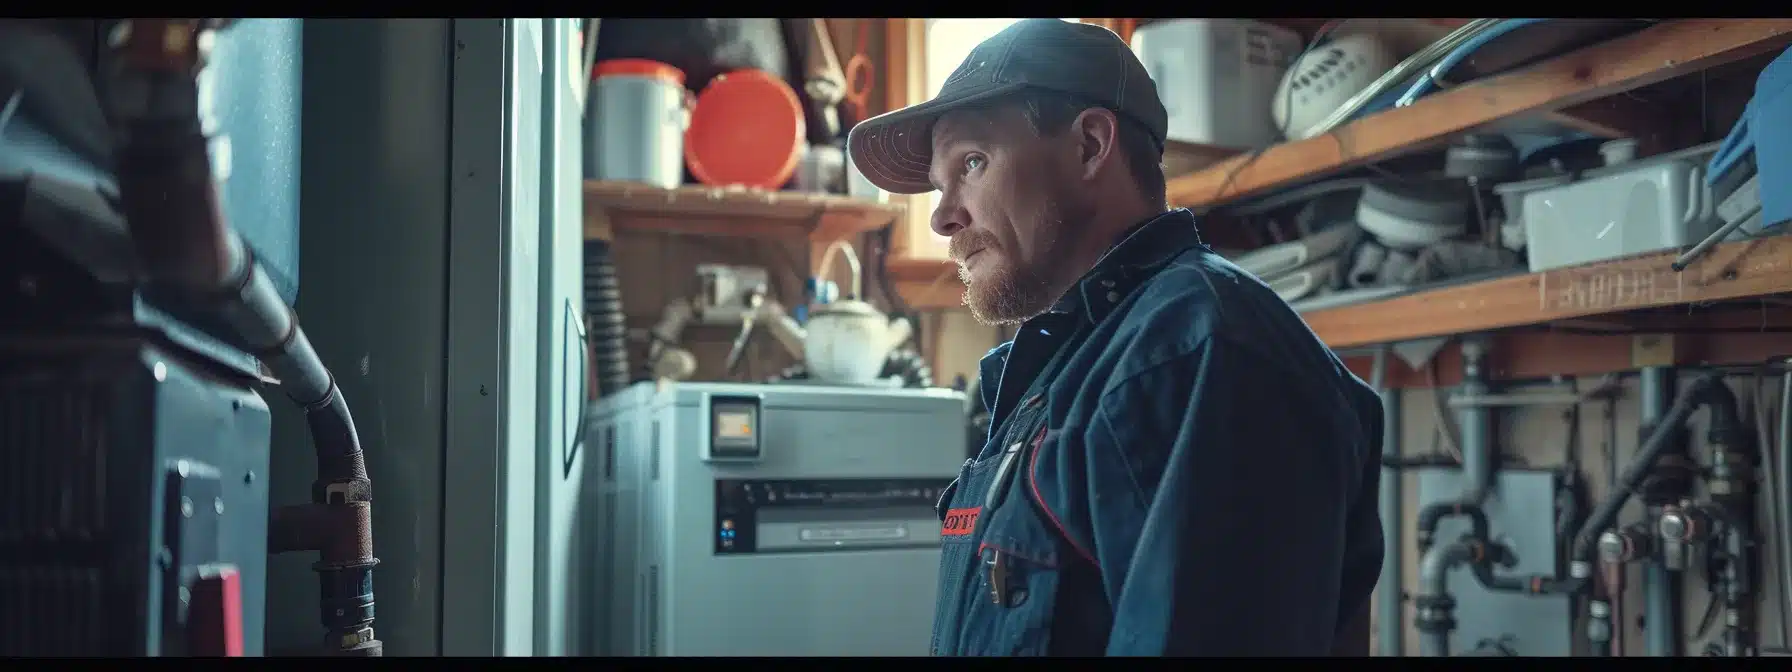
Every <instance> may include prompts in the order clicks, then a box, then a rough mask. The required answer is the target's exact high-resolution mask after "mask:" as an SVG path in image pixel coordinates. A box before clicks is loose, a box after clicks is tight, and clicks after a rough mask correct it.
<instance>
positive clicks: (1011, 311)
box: [950, 203, 1071, 325]
mask: <svg viewBox="0 0 1792 672" xmlns="http://www.w3.org/2000/svg"><path fill="white" fill-rule="evenodd" d="M1062 212H1063V210H1061V209H1060V208H1058V207H1057V204H1056V203H1047V204H1044V207H1042V208H1041V209H1040V214H1039V216H1038V219H1036V220H1035V221H1037V222H1038V223H1039V226H1038V227H1037V228H1036V229H1034V231H1035V233H1034V235H1035V237H1036V239H1035V243H1036V249H1038V250H1039V251H1040V252H1041V254H1040V255H1039V258H1038V259H1036V260H1034V262H1033V263H1028V262H1026V261H1024V260H1022V259H1021V258H1020V257H1019V255H1018V254H1016V252H1017V251H1016V250H1005V249H1002V248H1000V247H996V245H995V243H996V240H995V237H994V236H992V235H990V234H989V233H987V232H983V231H976V230H972V229H967V230H965V231H964V232H962V233H960V234H959V235H958V236H954V237H953V239H952V244H951V247H950V249H951V250H952V256H953V257H954V258H959V259H962V258H963V256H964V255H963V254H962V252H963V251H964V250H977V249H987V250H989V251H991V252H995V253H997V254H1000V256H999V257H998V258H996V259H991V260H987V261H984V262H983V263H984V265H985V266H987V268H985V269H984V270H983V271H982V272H981V273H980V275H981V276H982V277H981V278H973V277H972V274H971V271H970V269H968V268H966V267H965V266H964V264H962V263H960V264H959V266H958V279H959V280H962V281H963V282H964V287H965V289H964V305H965V307H966V308H969V309H970V311H971V317H972V318H974V319H976V320H977V321H978V322H981V323H983V324H987V325H996V324H1016V323H1019V322H1022V321H1025V320H1027V319H1028V318H1031V317H1034V316H1036V315H1039V314H1040V313H1044V312H1045V311H1046V310H1047V309H1049V308H1051V306H1052V303H1053V302H1055V301H1057V299H1058V292H1055V291H1053V285H1054V284H1055V283H1053V282H1052V278H1053V273H1052V269H1054V268H1056V269H1058V270H1059V271H1064V270H1068V269H1067V268H1065V262H1066V261H1067V260H1068V259H1067V257H1068V256H1069V254H1068V253H1069V252H1070V251H1071V246H1070V245H1067V244H1065V243H1067V242H1069V241H1068V240H1067V238H1066V236H1064V235H1063V234H1064V226H1065V224H1064V217H1063V216H1062Z"/></svg>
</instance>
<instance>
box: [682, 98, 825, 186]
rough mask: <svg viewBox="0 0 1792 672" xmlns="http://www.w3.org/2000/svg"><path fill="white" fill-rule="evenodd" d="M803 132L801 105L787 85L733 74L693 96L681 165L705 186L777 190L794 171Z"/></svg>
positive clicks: (799, 152) (788, 179)
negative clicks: (694, 97)
mask: <svg viewBox="0 0 1792 672" xmlns="http://www.w3.org/2000/svg"><path fill="white" fill-rule="evenodd" d="M804 130H805V129H804V126H803V106H802V103H801V102H799V101H798V100H797V97H796V92H795V91H792V90H791V89H790V85H788V84H785V83H784V81H783V80H782V79H779V78H778V77H777V76H776V75H773V74H771V73H769V72H765V71H764V70H736V71H734V72H730V73H727V74H724V75H721V76H719V77H716V78H715V80H714V81H711V82H710V83H709V85H708V86H705V87H703V92H702V93H699V94H697V109H696V110H694V111H693V112H692V113H691V126H690V128H688V129H686V130H685V132H684V161H685V165H687V166H689V167H690V169H691V175H693V176H695V177H696V178H697V181H699V182H702V183H704V184H707V185H710V186H716V187H722V186H730V185H737V184H738V185H742V186H747V187H758V188H760V189H777V188H779V187H782V186H784V183H785V182H789V181H790V176H791V174H792V173H795V172H796V164H797V161H798V159H800V158H802V150H803V134H804Z"/></svg>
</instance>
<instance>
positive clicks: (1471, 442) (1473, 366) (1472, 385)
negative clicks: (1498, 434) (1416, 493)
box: [1417, 336, 1498, 553]
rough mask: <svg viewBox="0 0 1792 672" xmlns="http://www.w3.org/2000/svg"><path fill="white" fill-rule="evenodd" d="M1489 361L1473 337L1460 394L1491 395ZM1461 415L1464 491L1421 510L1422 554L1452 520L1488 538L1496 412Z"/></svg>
mask: <svg viewBox="0 0 1792 672" xmlns="http://www.w3.org/2000/svg"><path fill="white" fill-rule="evenodd" d="M1486 359H1487V341H1486V340H1485V339H1484V338H1482V337H1479V336H1470V337H1468V338H1465V339H1463V341H1462V385H1461V387H1460V388H1458V390H1457V394H1459V395H1465V396H1469V397H1482V396H1486V395H1487V393H1488V385H1487V369H1486ZM1457 415H1458V417H1457V420H1456V424H1457V426H1458V430H1459V431H1460V433H1461V439H1460V440H1461V443H1462V445H1461V449H1462V480H1463V484H1464V485H1463V490H1462V493H1461V494H1459V495H1457V496H1456V498H1455V499H1452V500H1448V501H1441V502H1432V503H1430V504H1427V505H1426V506H1425V507H1424V508H1422V509H1420V510H1419V516H1418V530H1417V534H1418V539H1417V542H1418V547H1419V552H1420V553H1424V552H1426V551H1427V550H1428V549H1429V548H1430V545H1431V542H1432V535H1433V534H1435V533H1436V531H1437V524H1438V523H1439V522H1440V521H1442V520H1443V519H1444V518H1448V517H1451V516H1469V517H1471V518H1473V519H1474V522H1475V524H1476V530H1477V531H1478V533H1479V534H1480V535H1481V536H1482V537H1483V538H1485V536H1486V529H1487V520H1486V518H1485V516H1483V515H1482V513H1481V502H1482V501H1485V500H1486V499H1487V495H1488V493H1489V492H1491V491H1492V490H1493V479H1494V469H1495V466H1494V454H1495V453H1496V452H1498V451H1496V450H1494V446H1493V409H1491V408H1488V407H1486V406H1469V407H1466V408H1461V409H1458V410H1457Z"/></svg>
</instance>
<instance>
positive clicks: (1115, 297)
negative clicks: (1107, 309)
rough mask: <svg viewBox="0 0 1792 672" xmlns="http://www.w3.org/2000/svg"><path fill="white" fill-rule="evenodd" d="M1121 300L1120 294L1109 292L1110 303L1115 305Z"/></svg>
mask: <svg viewBox="0 0 1792 672" xmlns="http://www.w3.org/2000/svg"><path fill="white" fill-rule="evenodd" d="M1119 300H1120V293H1119V292H1108V303H1114V302H1116V301H1119Z"/></svg>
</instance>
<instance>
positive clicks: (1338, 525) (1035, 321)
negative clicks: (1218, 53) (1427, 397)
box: [849, 19, 1382, 656]
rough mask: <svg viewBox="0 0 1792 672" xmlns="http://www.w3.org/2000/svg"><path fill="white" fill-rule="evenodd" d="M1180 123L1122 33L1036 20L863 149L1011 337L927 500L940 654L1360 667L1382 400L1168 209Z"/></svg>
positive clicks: (881, 123)
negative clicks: (927, 205)
mask: <svg viewBox="0 0 1792 672" xmlns="http://www.w3.org/2000/svg"><path fill="white" fill-rule="evenodd" d="M1216 95H1226V94H1225V93H1224V92H1216ZM1166 118H1167V115H1166V114H1165V112H1164V107H1163V104H1162V103H1161V102H1159V100H1158V98H1157V87H1156V85H1155V84H1154V83H1153V82H1152V81H1151V78H1150V77H1149V76H1148V75H1146V73H1145V70H1144V67H1143V66H1142V65H1141V64H1140V63H1139V61H1138V59H1137V58H1136V57H1135V56H1133V54H1132V52H1131V50H1129V49H1128V48H1127V46H1126V44H1124V43H1123V42H1121V41H1120V39H1119V38H1118V37H1116V36H1115V35H1114V34H1113V33H1111V32H1108V31H1107V30H1105V29H1102V28H1100V27H1097V26H1092V25H1085V24H1076V23H1069V22H1065V21H1060V20H1055V19H1028V20H1024V21H1021V22H1018V23H1016V24H1014V25H1013V26H1011V27H1009V28H1008V29H1007V30H1004V31H1002V32H1001V33H1000V34H998V35H996V36H994V37H992V38H990V39H989V40H987V41H985V42H983V43H982V44H981V45H978V47H977V48H976V49H975V50H973V51H972V52H971V54H970V56H969V57H967V58H966V59H965V61H964V63H963V64H962V65H960V66H958V69H957V70H956V71H954V72H953V73H952V76H951V77H950V78H949V79H948V80H947V81H946V84H945V85H944V87H943V88H942V89H941V91H940V94H939V96H938V97H936V98H934V99H933V100H931V101H928V102H926V103H922V104H920V105H916V106H914V107H910V108H907V109H904V110H898V111H896V112H892V113H889V114H886V115H883V116H880V117H877V118H874V119H871V120H869V121H866V122H864V123H862V124H860V125H859V126H858V127H857V128H855V129H853V131H852V135H851V138H850V140H849V146H850V150H851V152H852V158H853V161H854V162H855V164H856V165H857V166H859V168H860V169H861V170H862V171H863V172H864V173H865V174H866V176H867V177H869V178H870V179H871V181H872V182H874V183H876V184H877V185H878V186H879V187H881V188H883V189H885V190H887V191H891V192H895V193H923V192H926V191H929V190H931V189H938V190H939V191H940V204H939V208H938V210H936V211H935V212H934V213H933V230H934V231H936V232H938V233H939V234H941V235H945V236H950V237H951V239H952V241H951V247H950V250H951V254H952V257H953V259H954V260H955V261H957V262H958V264H959V273H960V276H961V277H962V278H963V279H964V281H965V286H966V289H965V304H966V305H967V306H969V307H970V309H971V311H972V314H974V315H975V316H976V317H977V318H978V319H980V320H982V321H984V322H987V323H1009V324H1012V323H1019V324H1020V329H1019V332H1018V335H1017V336H1016V337H1015V339H1014V341H1012V342H1010V343H1008V344H1004V345H1002V346H1000V347H997V348H996V349H995V350H993V351H991V352H990V353H989V355H988V356H986V357H985V358H984V359H983V362H982V365H981V371H982V376H983V385H982V388H983V395H984V400H985V402H986V403H987V404H988V405H989V408H990V409H991V412H992V414H993V415H992V424H991V427H990V433H989V442H988V444H987V445H985V446H984V447H983V450H982V453H981V454H980V455H979V457H978V458H977V459H976V460H973V461H969V462H966V464H965V468H964V470H963V471H962V472H961V473H960V475H959V478H958V480H957V481H955V482H954V484H953V485H952V487H951V488H949V489H948V491H947V493H946V494H945V495H944V496H943V497H942V498H941V501H940V507H939V508H940V511H939V513H940V518H941V520H942V522H943V527H942V530H941V532H942V539H943V540H944V544H943V550H942V558H941V567H940V585H939V606H938V609H937V611H936V615H935V619H934V635H933V652H934V653H935V654H936V655H1104V654H1105V655H1116V656H1119V655H1144V656H1179V655H1207V656H1221V655H1288V656H1314V655H1326V654H1328V653H1336V654H1342V655H1366V654H1367V647H1368V626H1367V607H1368V597H1369V593H1370V591H1371V589H1372V588H1373V587H1374V585H1375V581H1376V578H1377V575H1378V573H1379V571H1380V567H1381V562H1382V557H1381V556H1382V541H1381V523H1380V521H1379V519H1378V518H1377V512H1376V486H1377V476H1378V466H1377V455H1378V454H1379V449H1380V448H1379V444H1380V440H1381V432H1382V427H1381V409H1380V403H1379V400H1378V399H1377V398H1376V396H1375V395H1374V394H1373V393H1372V392H1371V391H1370V390H1369V389H1368V387H1367V386H1365V385H1364V384H1363V383H1362V381H1360V380H1358V379H1357V378H1356V377H1355V376H1352V375H1351V374H1350V373H1349V371H1348V370H1346V369H1345V368H1344V366H1343V365H1342V364H1341V363H1340V362H1339V360H1338V359H1337V358H1336V357H1335V356H1334V355H1333V354H1332V353H1331V351H1330V350H1329V349H1327V348H1326V347H1325V345H1324V344H1322V343H1321V342H1320V341H1319V340H1318V338H1316V337H1315V336H1314V335H1313V333H1312V331H1311V330H1309V329H1308V328H1307V327H1306V325H1305V323H1303V322H1302V321H1301V319H1300V317H1299V316H1298V315H1296V314H1295V313H1294V311H1292V310H1290V309H1289V308H1288V306H1287V305H1286V304H1285V303H1283V302H1282V301H1281V300H1280V299H1278V298H1277V297H1276V295H1275V294H1274V293H1273V292H1271V291H1270V290H1269V289H1268V288H1267V287H1266V286H1264V284H1263V283H1262V282H1261V281H1259V280H1257V279H1256V278H1254V277H1252V276H1251V275H1249V274H1248V273H1245V272H1244V271H1241V270H1239V269H1238V267H1236V266H1233V265H1232V264H1230V263H1227V262H1226V261H1225V260H1224V259H1222V258H1220V257H1219V256H1217V255H1215V254H1214V253H1213V252H1212V251H1211V250H1209V249H1208V248H1207V247H1205V246H1204V245H1202V244H1201V241H1200V238H1199V236H1198V234H1197V232H1196V229H1195V222H1194V218H1193V216H1192V215H1191V214H1190V213H1189V212H1188V211H1186V210H1180V209H1178V210H1168V209H1167V208H1166V206H1165V203H1164V176H1163V170H1162V167H1161V165H1160V161H1161V158H1162V155H1163V143H1164V135H1165V126H1166V124H1167V121H1166Z"/></svg>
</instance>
